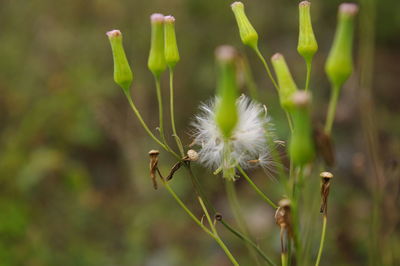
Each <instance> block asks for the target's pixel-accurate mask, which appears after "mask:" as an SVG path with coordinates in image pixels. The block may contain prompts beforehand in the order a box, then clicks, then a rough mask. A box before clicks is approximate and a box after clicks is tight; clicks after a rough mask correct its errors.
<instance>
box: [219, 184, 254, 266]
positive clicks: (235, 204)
mask: <svg viewBox="0 0 400 266" xmlns="http://www.w3.org/2000/svg"><path fill="white" fill-rule="evenodd" d="M225 190H226V195H227V198H228V202H229V206H230V208H231V210H232V213H233V217H234V219H235V221H236V224H237V225H238V227H239V229H240V230H241V231H242V232H243V235H245V236H247V237H248V236H249V230H248V227H247V223H246V220H245V219H244V217H243V212H242V209H241V206H240V203H239V199H238V196H237V191H236V186H235V183H234V182H225ZM246 248H247V249H248V252H249V255H250V256H251V257H252V259H253V260H254V261H255V263H256V264H257V265H260V262H259V260H258V257H257V254H256V253H255V252H254V250H253V249H252V248H251V246H250V245H249V244H247V243H246Z"/></svg>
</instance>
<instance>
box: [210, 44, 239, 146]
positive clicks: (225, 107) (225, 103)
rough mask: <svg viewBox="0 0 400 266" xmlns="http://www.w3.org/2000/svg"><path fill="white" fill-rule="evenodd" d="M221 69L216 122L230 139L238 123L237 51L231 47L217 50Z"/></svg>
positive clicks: (222, 47)
mask: <svg viewBox="0 0 400 266" xmlns="http://www.w3.org/2000/svg"><path fill="white" fill-rule="evenodd" d="M216 58H217V63H218V67H219V77H218V84H217V95H218V97H219V101H218V103H217V106H216V110H215V121H216V123H217V125H218V127H219V129H220V130H221V133H222V134H223V136H224V137H225V138H226V139H228V138H230V137H231V135H232V132H233V130H234V128H235V126H236V124H237V122H238V113H237V109H236V99H237V96H238V95H237V94H238V88H237V83H236V66H235V58H236V51H235V49H234V48H233V47H231V46H220V47H218V48H217V50H216Z"/></svg>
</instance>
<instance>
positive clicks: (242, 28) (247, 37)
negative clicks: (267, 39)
mask: <svg viewBox="0 0 400 266" xmlns="http://www.w3.org/2000/svg"><path fill="white" fill-rule="evenodd" d="M231 7H232V11H233V14H234V15H235V18H236V22H237V25H238V27H239V33H240V38H241V39H242V42H243V44H245V45H248V46H250V47H252V48H253V49H256V48H257V44H258V34H257V32H256V30H255V29H254V28H253V26H252V25H251V23H250V21H249V19H248V18H247V16H246V13H245V12H244V5H243V3H242V2H234V3H233V4H232V5H231Z"/></svg>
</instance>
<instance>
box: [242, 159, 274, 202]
mask: <svg viewBox="0 0 400 266" xmlns="http://www.w3.org/2000/svg"><path fill="white" fill-rule="evenodd" d="M236 168H237V169H238V170H239V172H240V173H241V174H242V175H243V177H244V178H245V179H246V180H247V182H248V183H249V184H250V186H251V187H252V188H253V189H254V190H255V191H256V192H257V194H258V195H260V196H261V197H262V198H263V199H264V200H265V201H266V202H267V203H268V204H269V205H270V206H271V207H272V208H274V209H277V208H278V206H276V204H275V203H274V202H273V201H272V200H271V199H270V198H268V197H267V195H265V194H264V192H262V191H261V190H260V189H259V188H258V187H257V185H256V184H254V182H253V181H252V180H251V179H250V177H249V176H248V175H247V174H246V172H245V171H243V169H242V167H241V166H240V165H237V166H236Z"/></svg>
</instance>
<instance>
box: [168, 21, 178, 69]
mask: <svg viewBox="0 0 400 266" xmlns="http://www.w3.org/2000/svg"><path fill="white" fill-rule="evenodd" d="M164 23H165V26H164V32H165V61H166V62H167V65H168V67H170V68H174V67H175V65H176V63H178V62H179V60H180V57H179V50H178V45H177V44H176V36H175V18H174V17H173V16H166V17H165V18H164Z"/></svg>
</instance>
